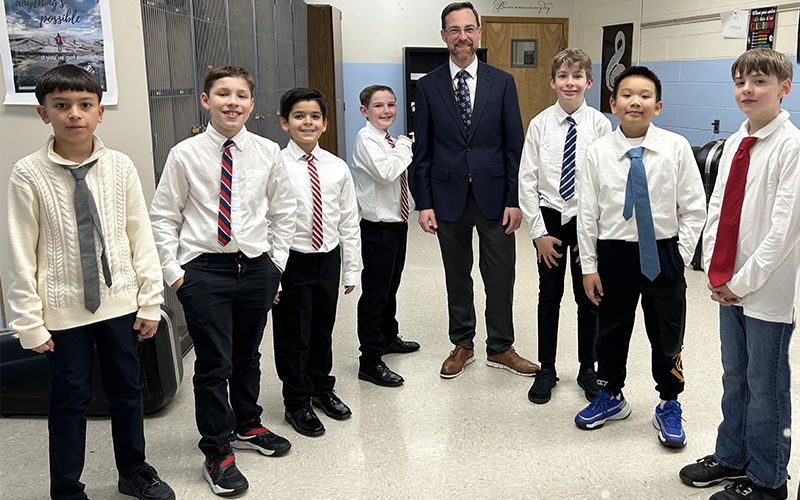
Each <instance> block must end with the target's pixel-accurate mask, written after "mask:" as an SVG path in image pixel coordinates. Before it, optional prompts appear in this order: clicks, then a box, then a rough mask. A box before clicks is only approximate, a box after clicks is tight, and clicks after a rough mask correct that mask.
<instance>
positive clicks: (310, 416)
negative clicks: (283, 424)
mask: <svg viewBox="0 0 800 500" xmlns="http://www.w3.org/2000/svg"><path fill="white" fill-rule="evenodd" d="M284 418H285V419H286V421H287V422H289V423H290V424H292V427H294V430H296V431H297V432H299V433H300V434H302V435H304V436H310V437H317V436H321V435H322V434H324V433H325V426H324V425H322V422H320V421H319V418H317V414H316V413H314V410H313V409H311V408H310V407H308V406H305V407H303V408H300V409H299V410H297V411H287V412H286V413H284Z"/></svg>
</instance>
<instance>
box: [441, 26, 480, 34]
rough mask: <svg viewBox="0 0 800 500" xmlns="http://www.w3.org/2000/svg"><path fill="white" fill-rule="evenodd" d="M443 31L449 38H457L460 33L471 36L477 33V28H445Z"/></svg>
mask: <svg viewBox="0 0 800 500" xmlns="http://www.w3.org/2000/svg"><path fill="white" fill-rule="evenodd" d="M445 31H446V32H447V34H448V35H450V36H458V35H460V34H461V32H462V31H463V32H464V33H466V34H467V35H472V34H474V33H475V32H476V31H478V28H477V27H475V26H467V27H466V28H447V29H446V30H445Z"/></svg>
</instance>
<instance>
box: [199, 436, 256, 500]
mask: <svg viewBox="0 0 800 500" xmlns="http://www.w3.org/2000/svg"><path fill="white" fill-rule="evenodd" d="M203 477H204V478H205V479H206V481H208V485H209V486H211V491H213V492H214V494H215V495H218V496H221V497H232V496H236V495H238V494H240V493H244V492H245V491H247V488H248V487H249V486H250V485H249V484H248V483H247V478H245V477H244V475H242V473H241V472H239V469H238V468H237V467H236V455H234V454H233V449H232V448H231V445H229V444H222V445H219V446H217V448H216V449H215V450H214V451H213V452H211V453H209V454H208V455H206V460H205V462H204V463H203Z"/></svg>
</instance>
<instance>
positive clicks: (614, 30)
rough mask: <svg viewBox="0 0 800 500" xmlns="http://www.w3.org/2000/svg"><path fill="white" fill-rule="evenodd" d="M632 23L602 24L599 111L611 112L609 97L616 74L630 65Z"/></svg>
mask: <svg viewBox="0 0 800 500" xmlns="http://www.w3.org/2000/svg"><path fill="white" fill-rule="evenodd" d="M632 47H633V24H632V23H631V24H618V25H616V26H603V66H602V67H603V72H602V75H601V86H600V111H602V112H603V113H611V104H610V103H609V99H610V98H611V95H612V93H613V92H614V80H616V79H617V75H619V74H620V73H622V72H623V71H625V68H627V67H629V66H630V65H631V48H632Z"/></svg>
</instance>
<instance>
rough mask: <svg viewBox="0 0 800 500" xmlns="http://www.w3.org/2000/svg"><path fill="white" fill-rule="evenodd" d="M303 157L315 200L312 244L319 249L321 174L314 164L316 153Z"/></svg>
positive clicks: (320, 240)
mask: <svg viewBox="0 0 800 500" xmlns="http://www.w3.org/2000/svg"><path fill="white" fill-rule="evenodd" d="M303 159H304V160H306V161H307V162H308V176H309V177H310V178H311V198H312V201H313V202H314V219H313V221H312V226H311V246H312V247H314V250H319V248H320V247H321V246H322V192H321V191H320V185H319V175H317V167H316V165H314V155H312V154H310V153H309V154H307V155H305V156H303Z"/></svg>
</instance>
